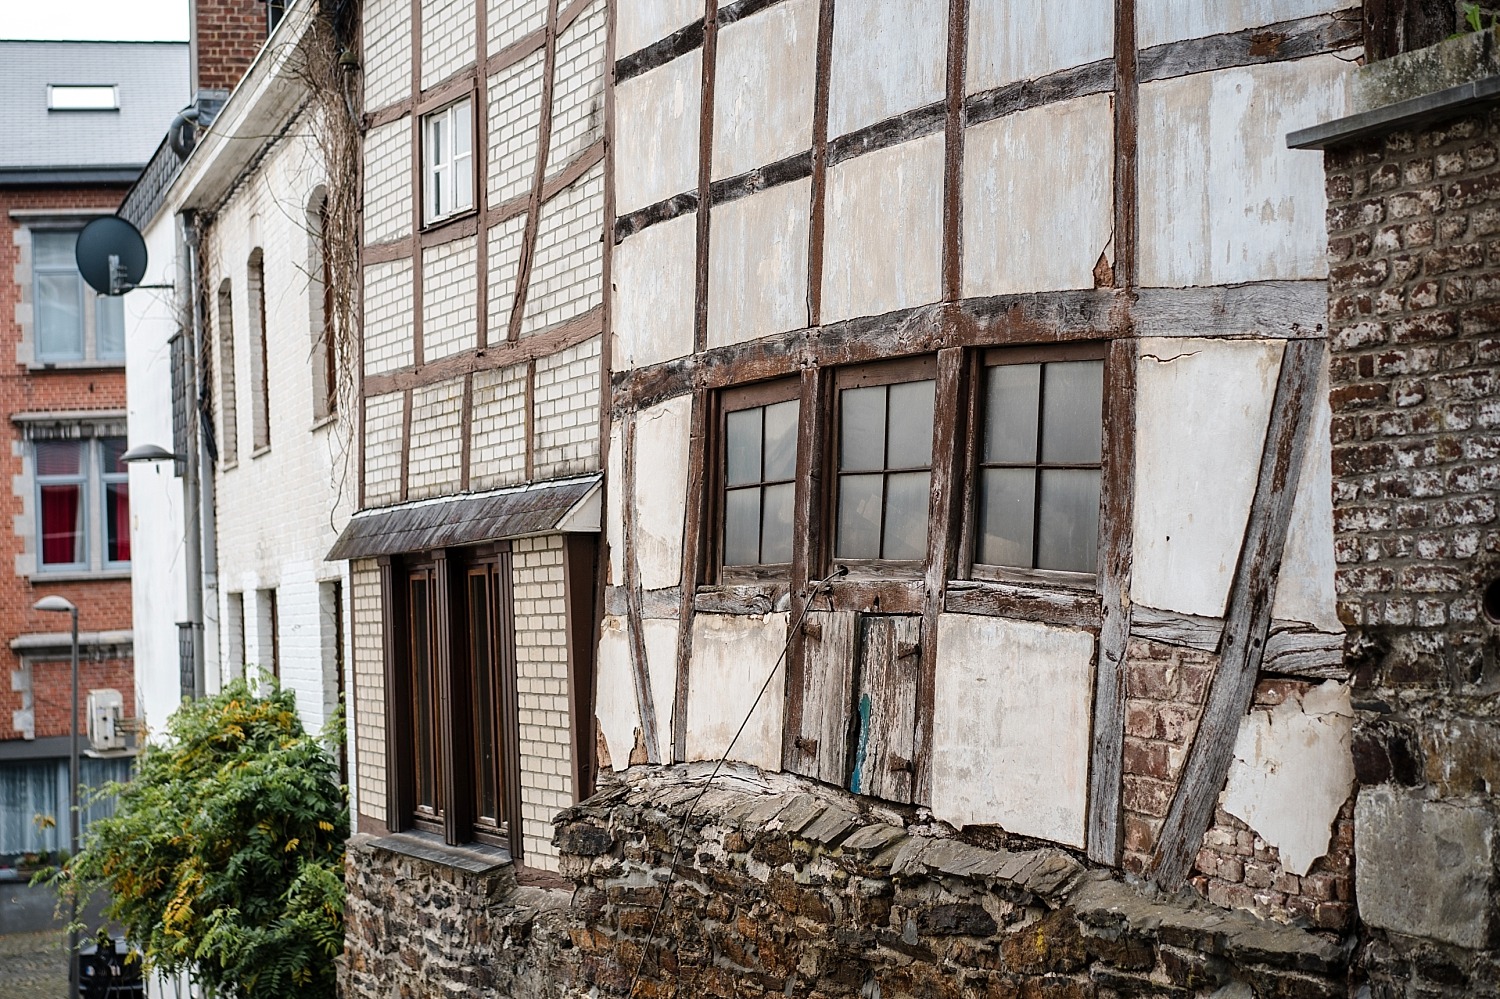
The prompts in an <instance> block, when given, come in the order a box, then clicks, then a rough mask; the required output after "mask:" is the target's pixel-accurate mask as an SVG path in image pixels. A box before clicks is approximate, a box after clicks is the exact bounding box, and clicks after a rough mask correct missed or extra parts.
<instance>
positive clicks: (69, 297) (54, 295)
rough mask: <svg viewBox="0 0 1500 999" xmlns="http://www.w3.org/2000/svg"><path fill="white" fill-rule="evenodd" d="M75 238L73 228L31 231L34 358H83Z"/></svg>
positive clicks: (81, 290) (80, 291)
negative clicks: (74, 252) (59, 230)
mask: <svg viewBox="0 0 1500 999" xmlns="http://www.w3.org/2000/svg"><path fill="white" fill-rule="evenodd" d="M77 242H78V233H76V232H34V233H32V234H31V267H32V271H33V273H34V284H33V287H34V289H35V295H36V300H35V309H34V312H33V314H34V315H35V317H36V358H37V360H38V361H77V360H82V358H83V314H84V310H83V278H82V277H81V276H80V275H79V273H78V264H77V262H76V261H75V260H74V259H73V246H74V244H75V243H77Z"/></svg>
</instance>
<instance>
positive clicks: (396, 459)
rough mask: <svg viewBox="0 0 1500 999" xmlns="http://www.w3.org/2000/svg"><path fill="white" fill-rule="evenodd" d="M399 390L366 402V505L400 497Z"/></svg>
mask: <svg viewBox="0 0 1500 999" xmlns="http://www.w3.org/2000/svg"><path fill="white" fill-rule="evenodd" d="M404 402H405V399H404V396H403V395H402V393H400V392H391V393H390V394H388V395H378V396H372V397H371V398H370V399H368V400H366V401H365V505H366V506H382V505H384V504H387V503H396V502H399V501H400V500H401V413H402V408H403V405H404Z"/></svg>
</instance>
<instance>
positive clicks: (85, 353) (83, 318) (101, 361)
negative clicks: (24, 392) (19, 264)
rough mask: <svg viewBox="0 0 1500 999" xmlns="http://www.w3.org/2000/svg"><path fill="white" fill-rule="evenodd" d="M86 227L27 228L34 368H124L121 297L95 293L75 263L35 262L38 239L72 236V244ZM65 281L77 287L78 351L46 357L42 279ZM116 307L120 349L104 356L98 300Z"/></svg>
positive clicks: (59, 223) (81, 224)
mask: <svg viewBox="0 0 1500 999" xmlns="http://www.w3.org/2000/svg"><path fill="white" fill-rule="evenodd" d="M85 224H86V223H85V222H83V221H80V222H64V221H56V222H52V221H47V222H40V223H35V224H32V225H29V226H27V239H28V241H29V244H28V247H27V250H28V253H29V257H28V263H29V266H30V269H31V274H30V278H29V284H30V289H31V326H30V334H31V335H30V339H31V366H32V367H33V368H43V369H46V368H57V367H64V368H69V367H110V368H123V367H124V366H125V332H124V315H123V310H124V299H123V298H121V297H120V296H109V295H100V294H97V293H94V292H93V290H92V289H91V288H89V287H88V285H87V283H85V281H84V280H83V275H81V274H80V273H78V265H77V263H76V262H74V261H71V260H70V261H69V262H68V263H67V264H56V265H44V264H38V262H37V237H38V236H59V235H71V236H72V237H73V239H74V241H75V244H76V241H77V239H78V234H79V233H80V232H82V231H83V228H84V225H85ZM48 275H50V276H53V277H66V278H69V279H71V280H72V281H73V283H74V284H75V285H76V286H77V296H78V324H79V325H78V350H77V351H76V352H74V351H69V352H67V353H49V352H45V351H43V349H42V330H41V324H42V319H41V314H42V310H41V304H42V293H41V279H42V278H43V277H44V276H48ZM101 299H103V300H106V301H110V302H114V303H116V304H115V305H113V306H111V307H112V308H117V309H120V310H121V316H120V322H121V329H120V349H119V350H118V351H110V352H109V353H105V352H104V350H103V349H102V340H101V337H100V330H99V325H100V320H101V318H102V316H103V312H102V310H101V308H100V300H101Z"/></svg>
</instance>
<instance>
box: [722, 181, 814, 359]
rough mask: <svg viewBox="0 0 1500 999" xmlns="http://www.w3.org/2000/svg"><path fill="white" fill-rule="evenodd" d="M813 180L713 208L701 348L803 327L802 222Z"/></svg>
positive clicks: (804, 251)
mask: <svg viewBox="0 0 1500 999" xmlns="http://www.w3.org/2000/svg"><path fill="white" fill-rule="evenodd" d="M811 196H812V181H810V180H799V181H794V182H792V183H790V184H782V185H780V186H778V187H773V188H771V189H770V190H769V191H763V192H761V193H760V194H756V195H752V196H751V197H748V198H740V199H738V200H736V201H731V202H729V203H728V204H725V205H719V206H718V207H716V208H714V209H712V211H713V239H712V240H711V241H710V243H709V270H708V345H709V346H710V347H722V346H724V345H726V344H731V343H741V342H743V341H745V340H754V339H757V338H759V337H763V336H768V335H770V334H772V333H781V332H784V331H786V330H795V329H801V328H802V327H804V326H806V325H807V225H808V204H809V200H810V198H811Z"/></svg>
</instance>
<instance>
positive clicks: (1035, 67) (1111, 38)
mask: <svg viewBox="0 0 1500 999" xmlns="http://www.w3.org/2000/svg"><path fill="white" fill-rule="evenodd" d="M1114 28H1115V4H1114V0H1078V2H1076V3H1070V4H1061V3H1057V2H1056V0H970V2H969V39H968V44H969V51H968V68H967V70H966V73H965V85H966V86H967V88H968V91H969V93H971V94H973V93H978V92H979V91H982V90H991V89H993V88H995V87H999V86H1003V85H1004V84H1007V83H1013V82H1015V81H1016V80H1034V79H1036V78H1037V77H1039V76H1046V75H1047V74H1048V73H1055V72H1057V71H1058V70H1060V69H1069V68H1071V67H1073V66H1082V65H1084V64H1085V63H1090V62H1095V61H1097V60H1099V59H1108V58H1109V57H1110V56H1112V55H1113V54H1114V44H1115V31H1114Z"/></svg>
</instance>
